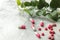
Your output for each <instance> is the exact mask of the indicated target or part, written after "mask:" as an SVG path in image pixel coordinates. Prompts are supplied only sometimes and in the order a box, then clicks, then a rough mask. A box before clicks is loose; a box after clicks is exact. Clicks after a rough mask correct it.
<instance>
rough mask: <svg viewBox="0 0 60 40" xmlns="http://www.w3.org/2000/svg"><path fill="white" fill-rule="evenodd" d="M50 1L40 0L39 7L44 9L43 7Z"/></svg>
mask: <svg viewBox="0 0 60 40" xmlns="http://www.w3.org/2000/svg"><path fill="white" fill-rule="evenodd" d="M48 6H49V5H48V3H46V2H45V0H39V3H38V6H37V7H38V9H42V8H43V7H48Z"/></svg>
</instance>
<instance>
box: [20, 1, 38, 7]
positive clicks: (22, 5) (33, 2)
mask: <svg viewBox="0 0 60 40" xmlns="http://www.w3.org/2000/svg"><path fill="white" fill-rule="evenodd" d="M37 5H38V1H31V2H24V3H22V4H21V7H27V6H34V7H35V6H37Z"/></svg>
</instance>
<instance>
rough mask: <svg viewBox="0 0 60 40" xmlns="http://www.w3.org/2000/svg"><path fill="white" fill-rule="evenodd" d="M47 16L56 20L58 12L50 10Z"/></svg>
mask: <svg viewBox="0 0 60 40" xmlns="http://www.w3.org/2000/svg"><path fill="white" fill-rule="evenodd" d="M48 16H49V17H50V18H51V19H53V20H54V21H58V19H59V18H58V13H57V11H54V12H52V13H50V14H48Z"/></svg>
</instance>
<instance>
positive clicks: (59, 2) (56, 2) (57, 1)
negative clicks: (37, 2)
mask: <svg viewBox="0 0 60 40" xmlns="http://www.w3.org/2000/svg"><path fill="white" fill-rule="evenodd" d="M50 7H51V8H53V9H57V8H60V0H52V1H51V3H50Z"/></svg>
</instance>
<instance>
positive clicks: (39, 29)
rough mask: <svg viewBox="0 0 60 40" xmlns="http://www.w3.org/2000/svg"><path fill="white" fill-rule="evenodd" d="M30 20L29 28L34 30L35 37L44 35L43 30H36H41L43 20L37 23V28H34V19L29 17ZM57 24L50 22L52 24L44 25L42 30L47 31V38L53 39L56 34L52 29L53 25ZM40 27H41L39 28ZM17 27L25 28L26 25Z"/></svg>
mask: <svg viewBox="0 0 60 40" xmlns="http://www.w3.org/2000/svg"><path fill="white" fill-rule="evenodd" d="M30 22H31V24H32V25H31V28H32V29H33V31H34V33H35V35H36V37H37V38H39V39H40V38H41V36H45V33H44V32H43V33H41V34H40V33H38V32H37V31H42V28H43V27H44V22H43V21H42V22H40V24H39V27H38V30H37V29H36V28H35V20H34V19H32V18H31V19H30ZM56 26H57V25H56V24H55V23H52V24H49V25H48V26H47V27H45V28H44V30H45V31H49V36H48V39H49V40H55V39H54V34H56V33H55V31H54V29H53V28H54V27H56ZM41 27H42V28H41ZM19 29H26V25H21V26H20V27H19ZM59 32H60V29H59Z"/></svg>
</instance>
